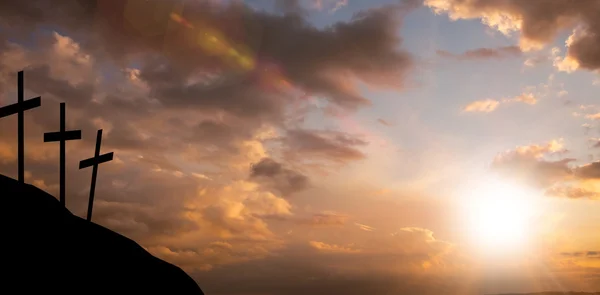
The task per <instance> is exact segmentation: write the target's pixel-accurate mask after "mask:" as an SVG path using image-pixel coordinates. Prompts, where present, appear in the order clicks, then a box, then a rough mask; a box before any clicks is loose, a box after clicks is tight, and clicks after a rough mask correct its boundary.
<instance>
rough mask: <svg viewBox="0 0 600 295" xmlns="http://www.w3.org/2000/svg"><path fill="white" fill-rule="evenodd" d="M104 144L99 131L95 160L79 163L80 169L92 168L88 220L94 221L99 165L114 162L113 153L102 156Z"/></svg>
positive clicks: (90, 159)
mask: <svg viewBox="0 0 600 295" xmlns="http://www.w3.org/2000/svg"><path fill="white" fill-rule="evenodd" d="M101 143H102V129H100V130H98V135H97V136H96V152H95V153H94V157H93V158H89V159H86V160H83V161H81V162H79V169H83V168H86V167H90V166H92V167H93V168H92V186H91V187H90V200H89V203H88V212H87V220H88V221H92V209H93V206H94V191H95V190H96V177H97V176H98V165H99V164H102V163H105V162H108V161H112V159H113V153H112V152H110V153H107V154H104V155H100V144H101Z"/></svg>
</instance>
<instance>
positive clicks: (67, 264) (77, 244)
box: [0, 175, 204, 294]
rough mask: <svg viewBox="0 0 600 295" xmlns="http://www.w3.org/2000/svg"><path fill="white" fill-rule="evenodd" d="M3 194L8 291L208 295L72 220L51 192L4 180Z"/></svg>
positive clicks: (105, 232)
mask: <svg viewBox="0 0 600 295" xmlns="http://www.w3.org/2000/svg"><path fill="white" fill-rule="evenodd" d="M0 192H1V193H0V198H1V199H2V200H1V201H2V203H1V205H0V208H1V209H0V210H1V212H0V216H1V217H0V218H1V219H0V220H1V221H2V222H1V227H2V233H1V234H2V243H1V244H2V246H1V247H2V250H3V251H2V255H3V256H4V257H3V259H2V263H0V265H1V268H2V270H3V271H2V273H3V276H2V279H1V282H2V288H3V289H5V290H7V291H8V290H16V293H19V294H26V293H30V292H29V291H31V292H36V293H37V292H40V293H41V292H44V293H52V291H58V292H60V293H58V294H65V293H67V294H75V293H77V294H150V293H152V294H161V293H162V294H204V293H203V292H202V290H201V289H200V288H199V287H198V285H197V284H196V282H195V281H194V280H193V279H192V278H191V277H189V276H188V275H187V274H186V273H185V272H184V271H183V270H181V269H180V268H179V267H176V266H174V265H172V264H169V263H167V262H165V261H163V260H161V259H158V258H156V257H154V256H152V255H151V254H150V253H148V252H147V251H146V250H144V249H143V248H142V247H141V246H139V245H138V244H137V243H135V242H134V241H132V240H130V239H128V238H126V237H124V236H122V235H119V234H117V233H115V232H113V231H111V230H109V229H106V228H104V227H102V226H100V225H97V224H94V223H92V222H88V221H86V220H84V219H82V218H80V217H78V216H75V215H73V214H72V213H71V212H69V210H67V209H66V208H65V207H63V206H62V205H61V204H60V202H59V201H58V200H57V199H55V198H54V197H53V196H51V195H49V194H47V193H46V192H44V191H42V190H40V189H38V188H36V187H34V186H32V185H29V184H22V183H19V182H17V181H16V180H14V179H11V178H8V177H6V176H3V175H0ZM12 292H14V291H11V292H10V293H12ZM32 294H35V293H32Z"/></svg>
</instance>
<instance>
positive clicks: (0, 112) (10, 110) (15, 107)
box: [0, 71, 42, 183]
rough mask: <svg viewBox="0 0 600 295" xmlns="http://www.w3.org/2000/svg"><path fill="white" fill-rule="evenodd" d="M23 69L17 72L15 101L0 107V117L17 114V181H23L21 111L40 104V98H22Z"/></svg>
mask: <svg viewBox="0 0 600 295" xmlns="http://www.w3.org/2000/svg"><path fill="white" fill-rule="evenodd" d="M23 84H24V82H23V71H20V72H19V74H18V82H17V87H18V88H17V94H18V96H17V103H15V104H11V105H7V106H5V107H2V108H0V118H4V117H7V116H11V115H14V114H18V116H17V120H18V121H17V122H18V123H17V124H18V140H19V141H18V146H19V147H18V148H19V182H20V183H24V182H25V123H24V120H23V113H24V112H25V111H27V110H30V109H33V108H37V107H39V106H41V105H42V98H41V97H39V96H38V97H35V98H32V99H29V100H24V96H25V87H24V86H23Z"/></svg>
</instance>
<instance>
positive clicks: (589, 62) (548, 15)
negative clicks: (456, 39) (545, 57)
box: [424, 0, 600, 71]
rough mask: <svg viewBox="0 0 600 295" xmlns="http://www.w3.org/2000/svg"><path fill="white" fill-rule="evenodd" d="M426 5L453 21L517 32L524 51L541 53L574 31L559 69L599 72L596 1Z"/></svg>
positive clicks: (445, 0) (436, 0) (478, 0)
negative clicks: (566, 33)
mask: <svg viewBox="0 0 600 295" xmlns="http://www.w3.org/2000/svg"><path fill="white" fill-rule="evenodd" d="M424 4H425V5H426V6H428V7H430V8H431V9H432V10H433V11H434V12H435V13H437V14H442V13H444V14H447V15H448V16H449V17H450V19H452V20H459V19H480V20H481V22H482V23H483V24H484V25H486V26H488V27H490V28H493V29H495V30H497V31H499V32H502V33H503V34H506V35H509V34H511V33H512V32H518V33H520V47H521V48H522V49H523V50H535V49H540V48H542V47H543V46H545V45H548V44H551V43H552V42H553V41H554V39H555V38H556V37H557V36H558V35H559V34H560V33H561V32H563V31H565V30H572V34H571V36H569V38H568V39H567V42H566V46H567V47H568V51H567V55H566V57H565V58H563V59H561V60H560V63H562V64H561V65H557V66H559V69H561V70H566V71H571V70H573V69H575V68H583V69H587V70H598V69H600V51H599V49H598V48H600V22H598V18H597V17H596V16H597V15H598V13H600V3H597V2H595V1H581V2H577V3H574V4H572V3H569V2H565V1H560V0H558V1H503V0H492V1H484V0H475V1H462V0H425V2H424Z"/></svg>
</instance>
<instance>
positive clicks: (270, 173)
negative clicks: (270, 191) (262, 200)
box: [250, 158, 309, 196]
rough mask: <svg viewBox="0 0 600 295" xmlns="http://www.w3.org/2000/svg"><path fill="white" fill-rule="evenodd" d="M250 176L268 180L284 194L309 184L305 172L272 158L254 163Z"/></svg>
mask: <svg viewBox="0 0 600 295" xmlns="http://www.w3.org/2000/svg"><path fill="white" fill-rule="evenodd" d="M250 178H252V179H256V180H258V181H263V182H266V184H267V185H268V186H272V187H273V188H275V189H276V190H277V191H278V192H279V193H281V194H283V196H289V195H290V194H293V193H296V192H299V191H302V190H305V189H306V188H307V187H308V185H309V181H308V177H306V176H305V175H304V174H301V173H299V172H297V171H294V170H292V169H289V168H286V167H284V166H283V165H282V164H281V163H279V162H276V161H275V160H273V159H271V158H264V159H261V160H260V162H258V163H256V164H253V165H252V166H251V167H250Z"/></svg>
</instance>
